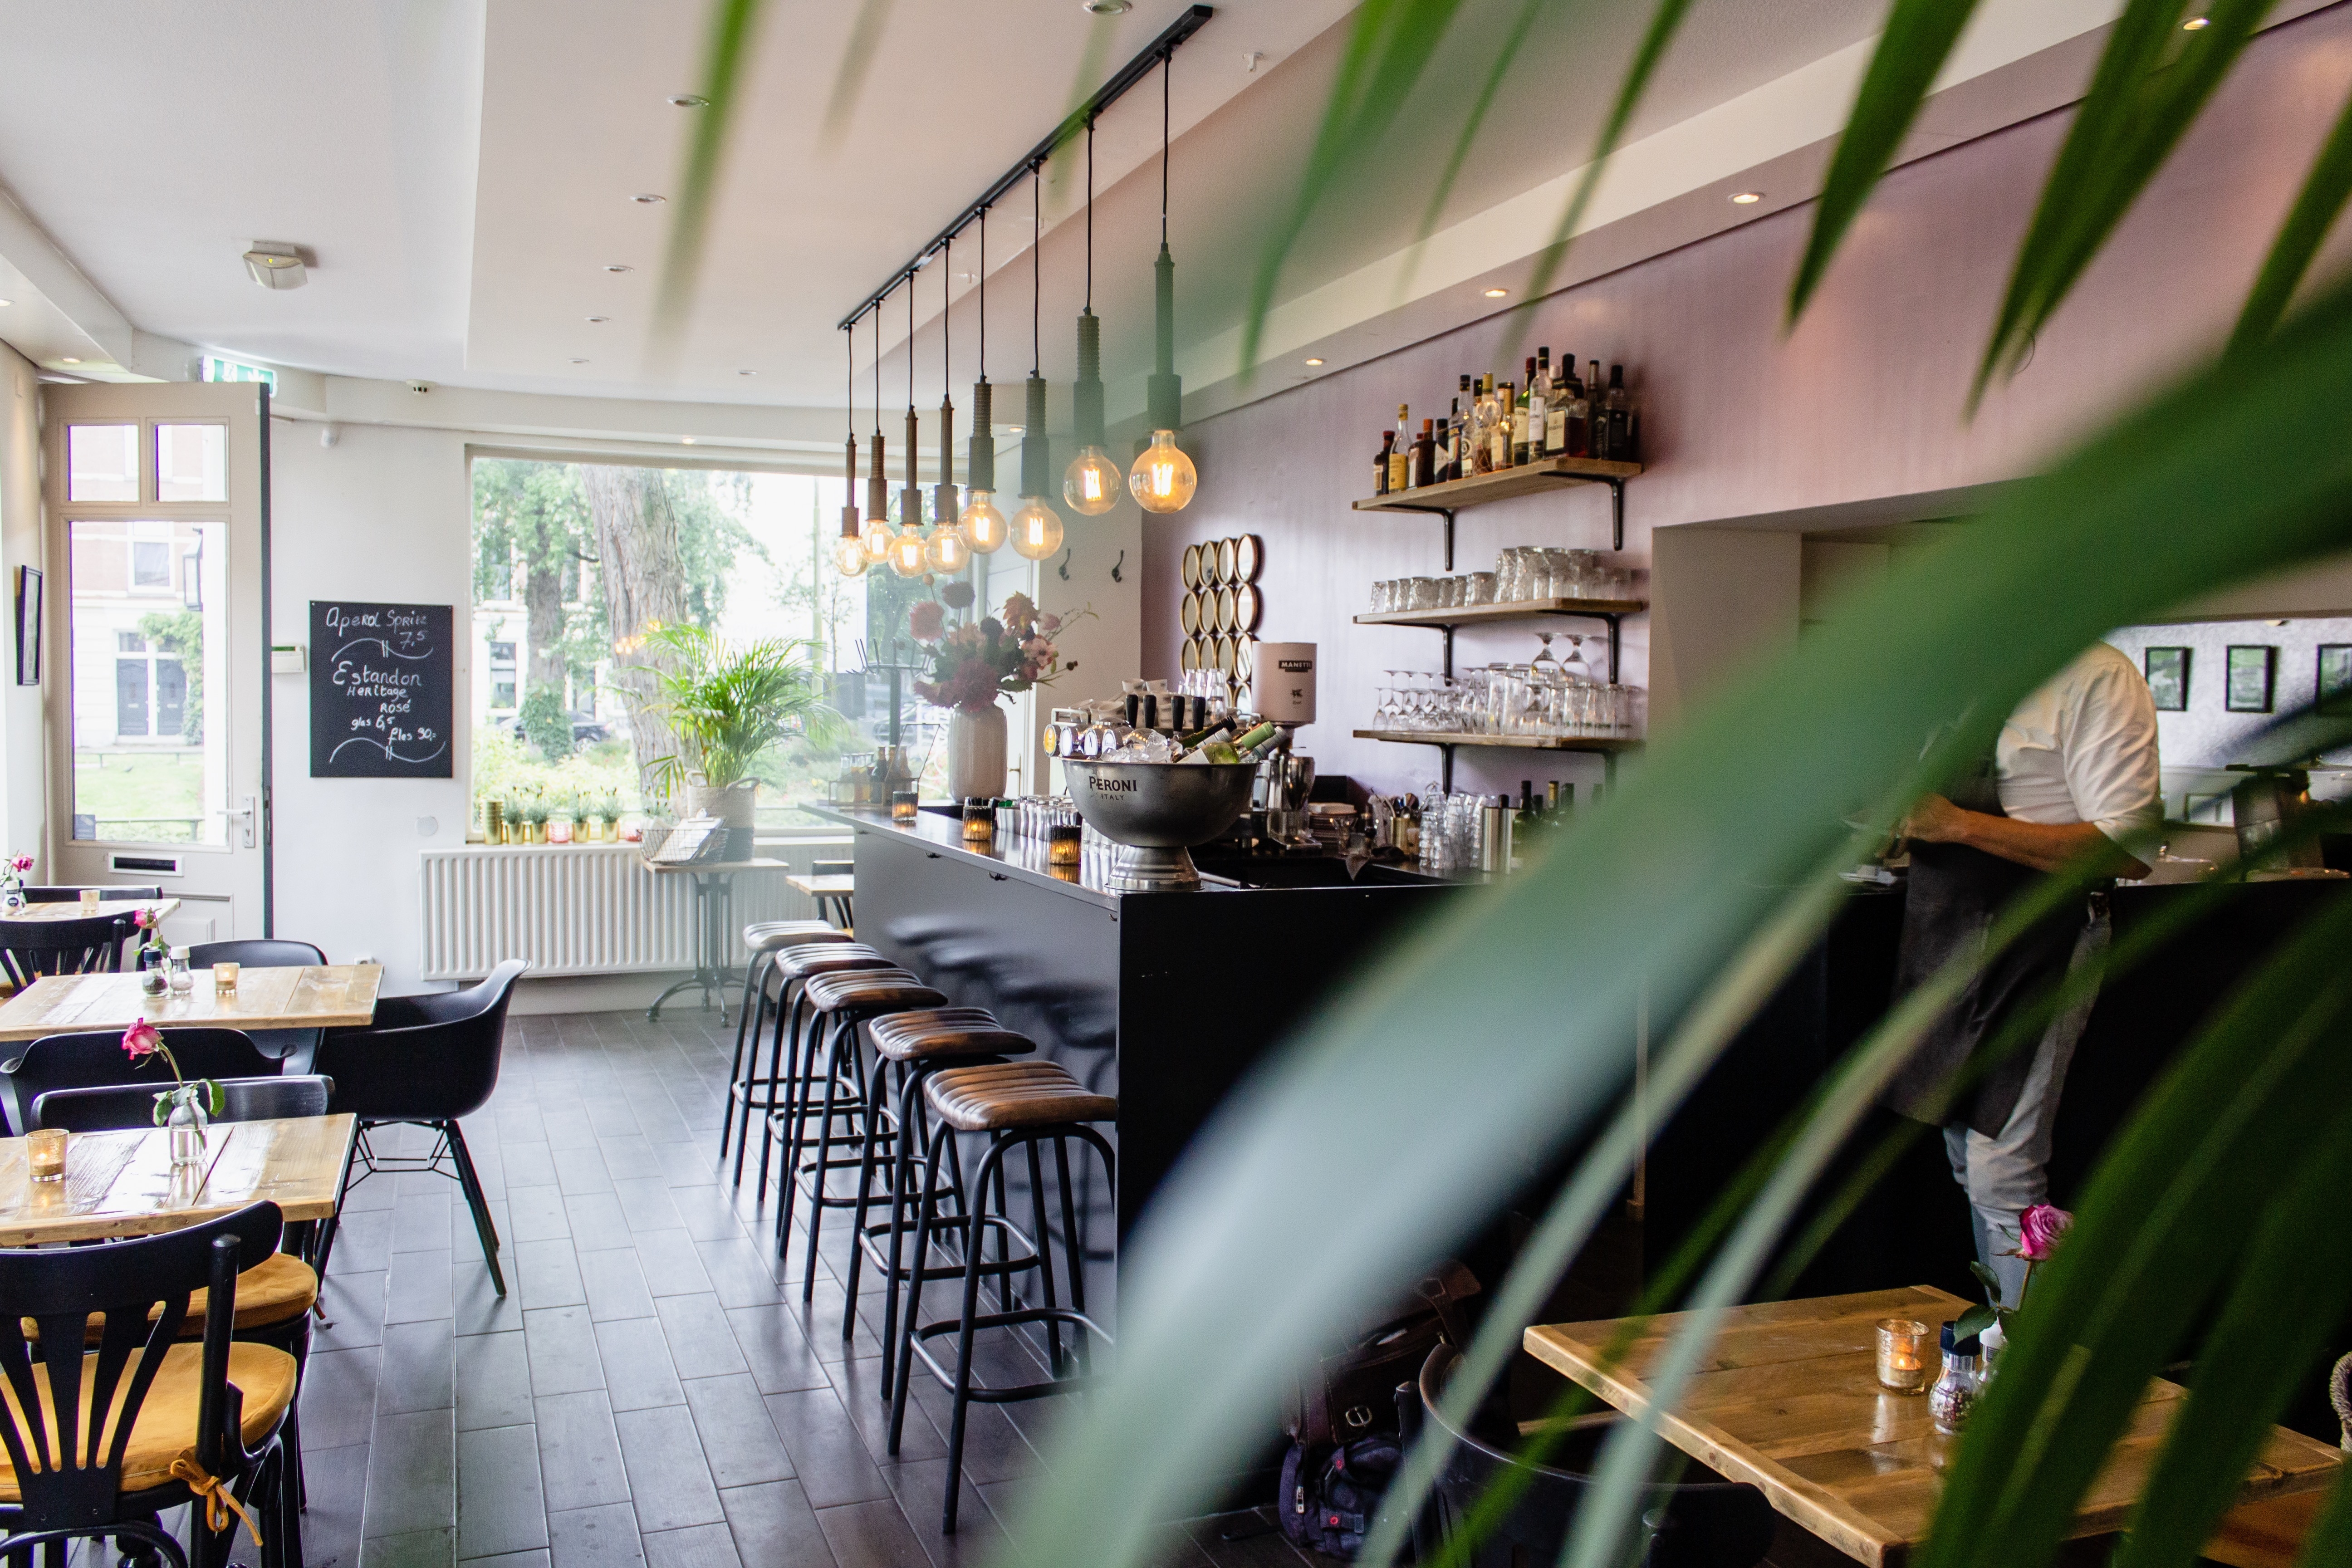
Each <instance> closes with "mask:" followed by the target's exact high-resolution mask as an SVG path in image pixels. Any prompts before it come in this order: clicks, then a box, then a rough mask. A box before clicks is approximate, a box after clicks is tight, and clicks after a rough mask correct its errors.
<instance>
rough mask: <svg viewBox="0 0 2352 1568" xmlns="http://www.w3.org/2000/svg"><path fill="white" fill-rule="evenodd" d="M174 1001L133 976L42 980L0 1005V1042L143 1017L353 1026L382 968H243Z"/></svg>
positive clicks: (119, 1025) (247, 1025)
mask: <svg viewBox="0 0 2352 1568" xmlns="http://www.w3.org/2000/svg"><path fill="white" fill-rule="evenodd" d="M195 981H196V983H195V985H194V988H193V989H191V990H189V991H187V992H185V993H184V994H180V995H177V996H173V995H170V994H165V995H163V996H150V995H148V994H145V993H144V992H142V991H141V990H140V989H139V976H138V975H136V974H134V973H120V974H46V975H43V976H42V977H41V978H40V979H38V980H36V981H34V982H33V984H30V985H28V986H26V988H25V989H24V990H23V991H21V992H18V993H17V994H16V995H14V996H12V997H10V998H9V999H8V1002H7V1005H5V1006H0V1040H37V1039H39V1038H40V1037H42V1036H44V1035H65V1034H73V1033H76V1032H79V1031H80V1030H84V1029H127V1028H129V1027H130V1026H131V1025H132V1024H133V1023H135V1022H136V1021H138V1020H139V1019H141V1018H145V1019H147V1020H149V1021H150V1022H152V1023H153V1024H154V1025H155V1026H157V1027H159V1028H165V1029H168V1028H172V1027H174V1026H196V1025H204V1026H211V1027H214V1028H223V1029H338V1028H353V1027H357V1026H361V1025H364V1024H367V1023H370V1022H372V1021H373V1019H374V1017H375V994H376V988H377V987H378V986H380V985H382V984H383V965H382V964H380V963H331V964H327V965H326V966H324V967H323V968H322V967H320V966H318V965H304V966H300V967H295V968H284V969H247V970H245V971H243V972H242V973H240V974H239V975H238V976H237V983H236V990H234V991H219V990H215V988H214V985H213V977H212V972H211V971H210V970H205V969H199V970H197V971H195Z"/></svg>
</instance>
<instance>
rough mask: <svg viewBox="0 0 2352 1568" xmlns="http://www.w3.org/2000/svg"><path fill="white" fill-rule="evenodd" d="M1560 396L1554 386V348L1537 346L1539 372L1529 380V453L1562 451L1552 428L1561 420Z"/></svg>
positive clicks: (1539, 455)
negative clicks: (1552, 375) (1552, 359)
mask: <svg viewBox="0 0 2352 1568" xmlns="http://www.w3.org/2000/svg"><path fill="white" fill-rule="evenodd" d="M1558 404H1559V396H1558V394H1557V392H1556V391H1555V389H1554V388H1553V386H1552V380H1551V350H1550V349H1549V348H1540V349H1538V350H1536V373H1535V376H1534V378H1533V379H1532V380H1530V381H1529V382H1528V457H1530V458H1538V459H1541V458H1552V457H1557V456H1559V447H1558V446H1556V445H1555V444H1554V443H1553V441H1552V438H1551V437H1552V432H1553V430H1554V429H1555V428H1556V427H1557V426H1558V425H1559V419H1558V418H1557V417H1556V415H1557V413H1558Z"/></svg>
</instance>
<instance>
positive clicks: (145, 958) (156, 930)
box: [131, 910, 171, 996]
mask: <svg viewBox="0 0 2352 1568" xmlns="http://www.w3.org/2000/svg"><path fill="white" fill-rule="evenodd" d="M131 924H132V925H133V926H136V927H137V928H138V930H139V935H138V937H137V938H136V939H135V940H134V941H133V942H131V967H132V968H133V969H136V970H137V971H138V972H139V989H140V990H142V991H143V992H145V993H146V994H148V995H150V996H161V995H162V994H163V993H164V992H165V991H166V990H167V989H169V988H170V985H171V976H170V975H169V974H167V973H164V969H163V958H164V948H163V918H162V917H161V916H159V915H158V914H156V912H155V911H154V910H132V911H131Z"/></svg>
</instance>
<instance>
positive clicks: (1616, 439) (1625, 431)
mask: <svg viewBox="0 0 2352 1568" xmlns="http://www.w3.org/2000/svg"><path fill="white" fill-rule="evenodd" d="M1609 455H1610V456H1611V457H1612V458H1615V459H1616V460H1617V461H1619V462H1621V463H1630V462H1632V461H1633V400H1632V399H1631V398H1629V397H1627V396H1626V395H1625V367H1624V366H1623V365H1622V364H1612V365H1611V366H1610V367H1609Z"/></svg>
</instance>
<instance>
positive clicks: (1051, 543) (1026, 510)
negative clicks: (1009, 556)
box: [1013, 496, 1062, 561]
mask: <svg viewBox="0 0 2352 1568" xmlns="http://www.w3.org/2000/svg"><path fill="white" fill-rule="evenodd" d="M1060 548H1062V514H1061V513H1060V512H1058V511H1055V510H1054V509H1053V508H1052V507H1051V506H1048V505H1047V504H1046V503H1045V497H1043V496H1031V497H1029V498H1028V499H1027V500H1024V501H1023V502H1022V503H1021V510H1019V511H1016V512H1014V513H1013V553H1014V554H1015V555H1018V556H1020V557H1021V558H1022V559H1023V560H1024V561H1043V560H1045V557H1047V556H1048V555H1051V554H1052V553H1054V552H1055V551H1056V550H1059V549H1060Z"/></svg>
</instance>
